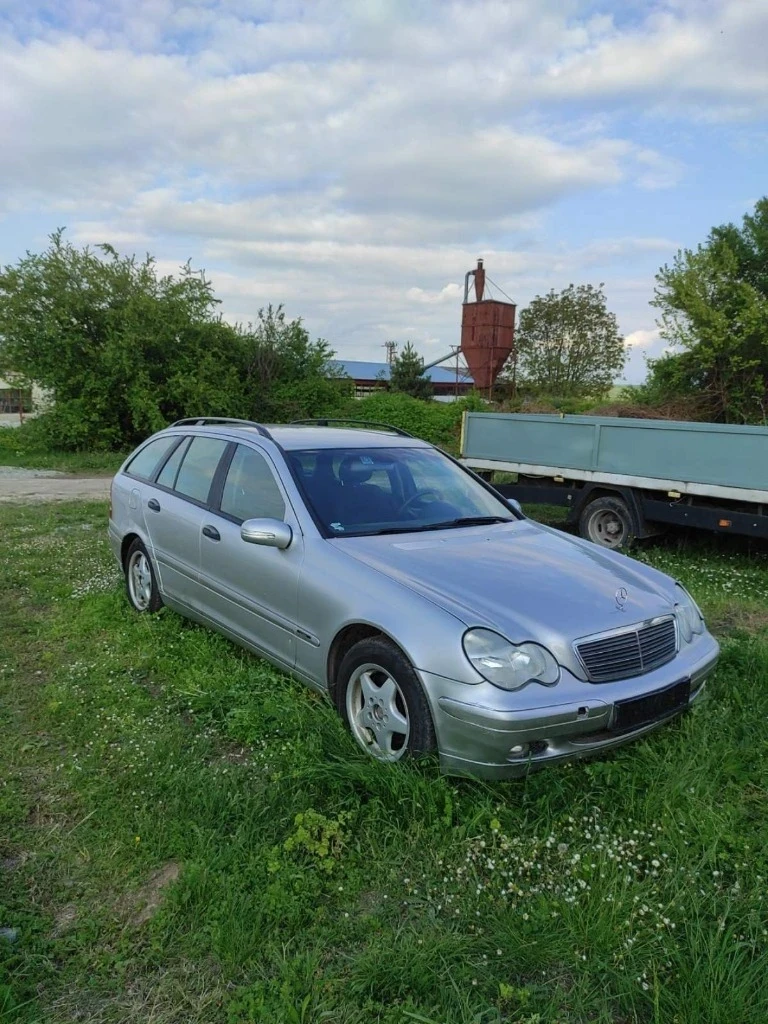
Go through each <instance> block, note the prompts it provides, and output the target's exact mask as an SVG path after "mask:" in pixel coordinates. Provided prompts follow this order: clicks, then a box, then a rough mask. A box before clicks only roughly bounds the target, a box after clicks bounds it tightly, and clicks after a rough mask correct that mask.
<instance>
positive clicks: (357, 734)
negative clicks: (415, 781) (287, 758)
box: [334, 637, 436, 761]
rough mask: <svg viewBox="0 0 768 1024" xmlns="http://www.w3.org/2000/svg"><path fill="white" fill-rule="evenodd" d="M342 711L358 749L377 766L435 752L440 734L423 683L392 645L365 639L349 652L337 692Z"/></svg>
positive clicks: (406, 660) (339, 709) (340, 711)
mask: <svg viewBox="0 0 768 1024" xmlns="http://www.w3.org/2000/svg"><path fill="white" fill-rule="evenodd" d="M334 696H335V703H336V708H337V710H338V712H339V714H340V715H341V717H342V719H343V720H344V722H346V724H347V726H348V727H349V730H350V732H351V733H352V735H353V737H354V738H355V740H356V742H357V744H358V745H359V746H360V747H361V748H362V749H363V750H364V751H365V752H366V753H367V754H370V756H371V757H374V758H376V760H377V761H400V760H402V759H403V758H405V757H418V756H419V755H421V754H426V753H428V752H429V751H431V750H434V749H435V746H436V743H435V729H434V725H433V722H432V715H431V713H430V710H429V704H428V703H427V698H426V695H425V693H424V690H423V689H422V686H421V682H420V681H419V678H418V676H417V675H416V673H415V672H414V670H413V668H412V666H411V664H410V662H409V661H408V659H407V658H406V657H405V655H404V654H403V652H402V651H401V650H400V649H399V648H398V647H396V646H395V644H393V643H392V642H391V641H390V640H387V639H385V638H383V637H376V638H374V639H371V640H361V641H360V642H359V643H356V644H355V645H354V646H353V647H351V648H350V649H349V651H347V654H346V655H345V657H344V659H343V661H342V663H341V666H340V668H339V674H338V679H337V685H336V687H335V694H334Z"/></svg>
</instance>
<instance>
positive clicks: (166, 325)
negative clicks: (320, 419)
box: [0, 230, 344, 449]
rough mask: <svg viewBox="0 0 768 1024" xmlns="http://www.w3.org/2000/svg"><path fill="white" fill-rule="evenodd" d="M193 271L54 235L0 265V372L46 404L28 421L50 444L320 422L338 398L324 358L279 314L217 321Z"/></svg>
mask: <svg viewBox="0 0 768 1024" xmlns="http://www.w3.org/2000/svg"><path fill="white" fill-rule="evenodd" d="M217 307H218V300H217V299H216V298H215V296H214V293H213V287H212V285H211V283H210V281H209V280H208V279H207V278H206V276H205V274H204V273H203V272H202V271H199V272H198V271H193V270H192V269H191V267H190V266H189V265H186V266H184V267H182V268H181V272H180V274H179V275H178V276H175V277H174V276H170V275H169V276H161V275H159V274H158V273H157V268H156V265H155V262H154V260H153V259H152V257H150V256H147V257H146V258H145V259H144V260H141V261H138V260H136V259H135V258H134V257H127V256H121V255H120V254H118V253H117V252H116V251H115V249H114V248H113V247H112V246H110V245H106V244H105V245H101V246H97V247H96V249H90V248H84V249H80V248H77V247H76V246H73V245H72V244H71V243H70V242H68V241H66V240H65V239H64V236H63V231H61V230H60V231H57V232H55V233H54V234H53V235H52V236H51V239H50V245H49V247H48V248H47V249H46V250H45V251H44V252H42V253H39V254H31V253H27V255H26V256H25V257H24V258H23V259H21V260H20V261H19V262H18V263H17V264H16V265H14V266H7V267H4V268H3V269H2V270H0V374H2V375H7V374H9V373H11V372H12V373H13V374H15V375H20V376H23V377H24V378H26V379H28V380H34V381H35V382H37V383H38V384H39V385H40V386H41V387H42V388H44V389H45V390H46V391H47V392H48V393H49V396H50V398H51V399H52V407H51V409H50V412H47V413H46V414H45V415H44V416H43V417H42V418H41V420H40V421H39V422H38V423H36V424H35V426H36V428H37V429H39V430H40V432H41V434H42V435H43V440H44V441H45V442H46V443H47V444H48V445H50V446H51V447H55V448H65V449H82V448H103V449H109V448H125V447H128V446H131V445H133V444H135V443H136V442H137V441H139V440H141V439H142V438H144V437H146V436H147V435H148V434H151V433H153V432H154V431H155V430H158V429H160V428H162V427H163V426H165V425H166V424H167V423H168V422H170V421H172V420H174V419H178V418H180V417H182V416H192V415H205V414H208V415H216V416H234V417H240V418H245V417H254V418H263V419H270V420H280V419H290V418H292V417H300V416H309V415H323V414H325V415H329V414H331V413H332V412H333V411H334V409H335V408H337V407H338V405H339V404H340V403H341V402H343V399H344V395H343V388H342V387H341V386H340V384H339V382H338V381H334V380H332V379H329V378H332V377H333V369H332V366H331V357H332V356H333V353H332V351H331V350H330V348H329V347H328V345H327V344H326V343H325V342H323V341H317V342H312V341H310V339H309V336H308V335H307V332H306V331H305V330H304V328H303V326H302V324H301V321H300V320H293V321H290V322H288V321H286V319H285V316H284V314H283V311H282V309H280V308H278V309H273V308H272V307H268V309H267V310H266V311H263V310H262V311H260V312H259V315H258V319H257V322H256V324H255V326H254V325H250V326H249V327H248V328H242V327H232V326H231V325H230V324H228V323H226V322H225V321H224V320H222V319H221V317H220V316H219V314H218V311H217Z"/></svg>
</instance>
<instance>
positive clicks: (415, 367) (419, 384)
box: [389, 341, 434, 398]
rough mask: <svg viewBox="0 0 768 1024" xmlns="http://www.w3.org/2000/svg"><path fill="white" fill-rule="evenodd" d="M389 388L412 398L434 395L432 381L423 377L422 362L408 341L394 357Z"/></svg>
mask: <svg viewBox="0 0 768 1024" xmlns="http://www.w3.org/2000/svg"><path fill="white" fill-rule="evenodd" d="M389 386H390V388H391V390H392V391H401V392H403V394H406V395H411V396H412V397H413V398H431V397H432V395H433V393H434V388H433V387H432V381H431V380H430V379H429V377H425V376H424V360H423V359H422V357H421V356H420V355H419V354H418V352H417V351H416V349H415V348H414V347H413V345H412V344H411V343H410V341H409V342H406V344H405V347H404V349H403V351H402V352H401V353H400V355H398V356H395V360H394V362H393V363H392V369H391V372H390V375H389Z"/></svg>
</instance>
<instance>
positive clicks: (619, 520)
mask: <svg viewBox="0 0 768 1024" xmlns="http://www.w3.org/2000/svg"><path fill="white" fill-rule="evenodd" d="M579 533H580V534H581V536H582V537H584V539H585V540H591V541H592V543H593V544H599V545H600V546H601V547H603V548H612V549H613V550H614V551H618V550H620V549H621V548H627V547H629V545H630V544H631V543H632V541H633V540H634V539H635V522H634V517H633V516H632V512H631V511H630V509H629V507H628V506H627V503H626V502H625V501H624V499H623V498H609V497H603V498H595V500H594V501H590V502H589V503H588V504H587V505H586V506H585V507H584V509H583V511H582V513H581V515H580V516H579Z"/></svg>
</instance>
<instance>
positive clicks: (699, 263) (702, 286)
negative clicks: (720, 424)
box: [644, 198, 768, 423]
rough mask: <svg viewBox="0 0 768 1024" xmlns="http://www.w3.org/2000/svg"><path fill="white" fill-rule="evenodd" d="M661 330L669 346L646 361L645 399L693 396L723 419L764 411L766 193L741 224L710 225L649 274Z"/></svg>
mask: <svg viewBox="0 0 768 1024" xmlns="http://www.w3.org/2000/svg"><path fill="white" fill-rule="evenodd" d="M656 283H657V287H656V293H655V299H654V305H655V306H656V307H657V308H658V309H659V310H660V311H661V312H660V317H659V327H660V329H661V334H662V337H663V338H664V339H665V340H666V341H668V342H669V343H670V344H671V345H672V346H674V348H676V349H677V351H673V352H671V353H668V354H667V355H665V356H662V357H661V358H660V359H657V360H652V361H650V372H649V378H648V381H647V383H646V386H645V388H644V398H645V399H646V400H648V401H663V400H666V399H670V398H675V397H678V396H685V397H688V396H697V397H698V398H699V400H701V401H702V402H703V403H704V404H705V414H706V415H707V416H708V417H709V418H711V419H714V420H724V421H725V422H746V423H750V422H765V421H766V418H767V417H768V198H763V199H761V200H760V201H759V202H758V203H757V205H756V206H755V210H754V213H753V214H751V215H750V214H748V215H746V216H745V217H744V219H743V223H742V226H741V227H740V228H739V227H737V226H736V225H734V224H724V225H721V226H720V227H715V228H713V229H712V230H711V231H710V233H709V236H708V238H707V240H706V242H705V243H704V244H703V245H700V246H698V248H696V249H695V250H692V249H683V250H681V251H679V252H678V253H677V255H676V256H675V258H674V260H673V261H672V264H671V265H669V266H664V267H662V268H661V270H660V271H659V273H658V274H657V276H656Z"/></svg>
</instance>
